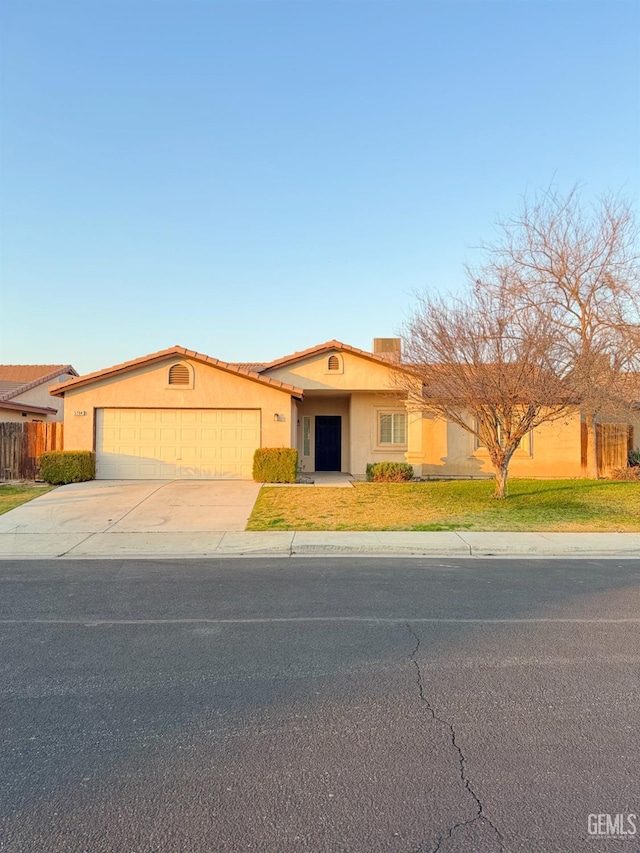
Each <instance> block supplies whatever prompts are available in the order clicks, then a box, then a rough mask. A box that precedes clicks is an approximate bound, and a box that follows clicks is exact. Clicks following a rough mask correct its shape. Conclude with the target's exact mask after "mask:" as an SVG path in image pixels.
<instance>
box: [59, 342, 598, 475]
mask: <svg viewBox="0 0 640 853" xmlns="http://www.w3.org/2000/svg"><path fill="white" fill-rule="evenodd" d="M399 347H400V341H399V340H397V339H395V338H377V339H375V340H374V345H373V352H366V351H364V350H360V349H357V348H356V347H352V346H349V345H347V344H344V343H341V342H340V341H335V340H332V341H328V342H326V343H323V344H320V345H318V346H315V347H311V348H310V349H306V350H303V351H302V352H296V353H293V354H291V355H288V356H285V357H284V358H280V359H277V360H276V361H272V362H269V363H266V364H257V363H236V364H232V363H228V362H224V361H219V360H218V359H215V358H211V357H210V356H206V355H203V354H201V353H197V352H194V351H192V350H187V349H185V348H184V347H180V346H175V347H170V348H169V349H166V350H161V351H160V352H156V353H152V354H151V355H147V356H144V357H142V358H137V359H134V360H132V361H128V362H125V363H123V364H118V365H115V366H114V367H109V368H107V369H105V370H100V371H97V372H95V373H91V374H88V375H86V376H76V377H73V378H70V379H68V380H67V381H66V382H63V383H60V384H57V385H55V386H53V387H51V388H50V389H49V390H50V392H51V394H53V395H54V396H56V397H60V398H64V429H65V440H64V446H65V449H67V450H95V451H96V462H97V477H98V478H99V479H170V478H178V479H213V478H215V479H237V478H250V477H251V469H252V461H253V454H254V451H255V449H256V448H258V447H295V448H297V450H298V452H299V460H300V465H301V467H302V469H303V470H304V471H305V472H314V471H345V472H350V473H351V474H352V475H353V476H354V477H355V478H356V479H364V477H365V471H366V465H367V463H368V462H379V461H400V462H405V461H406V462H409V463H410V464H411V465H412V466H413V467H414V471H415V473H416V474H417V475H422V476H450V477H456V476H458V477H469V476H490V475H491V473H492V469H491V466H490V464H489V459H488V454H487V451H486V449H484V448H482V447H478V446H477V445H476V444H475V443H474V440H473V437H472V436H471V435H470V434H469V433H467V432H466V431H464V430H462V429H461V428H460V427H458V426H456V425H454V424H451V423H447V422H445V421H442V420H438V419H435V418H434V417H433V416H431V415H429V414H428V413H426V412H422V411H418V412H416V411H411V410H409V409H408V408H407V406H406V405H405V404H404V402H403V401H402V400H401V399H399V398H398V394H397V391H396V390H395V388H396V383H395V382H394V378H393V375H394V372H395V371H396V370H397V368H398V364H399V359H400V349H399ZM581 473H582V449H581V419H580V413H579V412H576V413H575V414H574V415H571V416H569V417H567V418H565V419H563V420H561V421H556V422H555V423H551V424H545V425H543V426H542V427H540V428H539V429H536V430H534V431H533V434H531V435H529V436H528V437H527V438H526V440H525V441H524V442H523V444H522V447H521V448H520V450H519V451H518V452H517V453H516V455H515V456H514V458H513V460H512V463H511V475H512V476H529V477H579V476H581Z"/></svg>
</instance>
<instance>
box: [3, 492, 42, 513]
mask: <svg viewBox="0 0 640 853" xmlns="http://www.w3.org/2000/svg"><path fill="white" fill-rule="evenodd" d="M51 489H52V486H9V485H7V486H0V515H2V513H3V512H9V510H10V509H15V507H17V506H20V504H24V503H26V502H27V501H30V500H32V499H33V498H37V497H39V496H40V495H44V494H45V493H46V492H50V491H51Z"/></svg>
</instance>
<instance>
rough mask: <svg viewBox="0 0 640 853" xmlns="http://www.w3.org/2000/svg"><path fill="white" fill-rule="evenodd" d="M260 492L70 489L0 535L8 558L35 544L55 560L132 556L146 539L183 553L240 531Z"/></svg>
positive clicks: (213, 485) (146, 486) (14, 519)
mask: <svg viewBox="0 0 640 853" xmlns="http://www.w3.org/2000/svg"><path fill="white" fill-rule="evenodd" d="M259 491H260V484H259V483H253V482H250V481H247V480H199V481H185V480H167V481H160V480H102V481H98V480H96V481H92V482H89V483H73V484H71V485H68V486H60V487H59V488H57V489H54V490H53V491H52V492H47V494H45V495H43V496H42V497H40V498H36V499H35V500H33V501H30V502H29V503H26V504H23V505H22V506H19V507H17V508H16V509H13V510H11V511H10V512H7V513H5V514H4V515H2V516H0V536H1V538H2V540H4V543H3V544H5V545H6V548H7V552H8V553H15V554H19V553H20V552H21V550H22V549H21V547H20V546H21V543H22V542H24V544H25V545H27V544H28V543H30V547H31V549H33V543H34V542H35V543H37V542H38V541H39V540H40V541H41V542H42V545H43V546H44V545H45V542H46V543H47V546H46V549H45V550H44V551H43V553H49V552H50V551H51V550H52V551H53V552H54V553H56V554H61V553H64V552H66V551H68V550H71V549H73V550H74V552H75V549H76V547H77V546H79V545H85V543H86V547H88V548H93V547H96V546H98V545H99V546H100V548H101V549H106V550H107V551H108V552H110V553H118V551H120V549H121V548H122V547H128V548H129V550H131V548H132V547H133V549H134V550H136V545H137V546H139V547H140V548H145V547H146V545H145V542H146V541H148V537H149V536H153V537H154V539H155V538H157V537H158V536H159V535H160V534H172V539H173V540H174V541H175V539H176V537H177V538H178V539H180V540H181V546H183V547H184V549H185V551H186V552H187V553H188V552H189V551H190V550H192V548H190V547H189V546H190V544H191V546H192V547H193V546H195V545H196V543H198V542H200V543H201V542H202V539H203V537H207V535H208V534H212V533H213V534H215V533H219V534H222V533H224V532H226V531H242V530H244V529H245V527H246V524H247V519H248V518H249V516H250V515H251V510H252V509H253V505H254V503H255V500H256V498H257V496H258V492H259ZM116 534H120V535H119V536H116ZM162 538H163V537H162V536H160V539H162ZM207 538H208V542H209V543H210V542H211V538H210V537H207ZM215 538H216V539H220V538H221V535H220V536H218V537H215ZM7 539H10V540H11V542H7ZM89 542H90V543H91V544H90V545H89ZM200 548H201V545H198V547H197V550H198V551H199V550H200ZM3 550H5V549H3Z"/></svg>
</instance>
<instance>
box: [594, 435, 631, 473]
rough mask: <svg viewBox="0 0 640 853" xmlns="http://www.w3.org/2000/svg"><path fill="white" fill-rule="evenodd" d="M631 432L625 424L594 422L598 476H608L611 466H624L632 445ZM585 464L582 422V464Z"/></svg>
mask: <svg viewBox="0 0 640 853" xmlns="http://www.w3.org/2000/svg"><path fill="white" fill-rule="evenodd" d="M632 436H633V432H632V430H631V427H628V426H627V425H626V424H596V456H597V461H598V476H599V477H609V476H610V475H611V469H612V468H625V467H626V465H627V455H628V453H629V450H630V449H631V447H632V445H633V439H632ZM586 464H587V425H586V424H585V423H583V424H582V465H583V467H585V466H586Z"/></svg>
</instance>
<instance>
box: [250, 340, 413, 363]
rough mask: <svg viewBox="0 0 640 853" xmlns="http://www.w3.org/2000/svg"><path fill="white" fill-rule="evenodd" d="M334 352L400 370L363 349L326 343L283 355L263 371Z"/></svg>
mask: <svg viewBox="0 0 640 853" xmlns="http://www.w3.org/2000/svg"><path fill="white" fill-rule="evenodd" d="M332 350H335V351H337V352H351V353H353V354H354V355H359V356H361V357H362V358H368V359H369V360H370V361H377V362H378V363H380V364H384V365H385V366H386V367H392V366H393V367H396V368H400V369H402V365H401V364H398V363H397V362H393V361H390V359H388V358H384V357H383V356H381V355H376V354H375V353H372V352H368V351H367V350H364V349H358V347H352V346H350V345H349V344H345V343H342V341H336V340H331V341H326V342H325V343H323V344H317V345H316V346H314V347H309V349H303V350H300V352H293V353H291V354H290V355H285V356H283V357H282V358H277V359H276V360H275V361H270V362H269V363H268V364H265V365H264V368H263V370H272V369H273V368H275V367H284V366H285V365H287V364H293V363H295V362H296V361H302V359H304V358H310V357H311V356H314V355H319V354H320V353H323V352H330V351H332Z"/></svg>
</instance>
